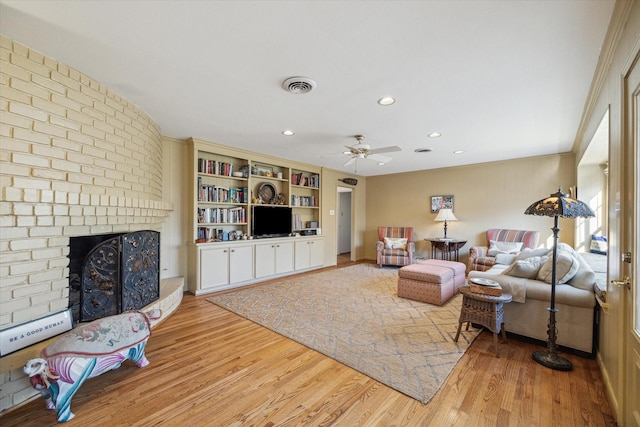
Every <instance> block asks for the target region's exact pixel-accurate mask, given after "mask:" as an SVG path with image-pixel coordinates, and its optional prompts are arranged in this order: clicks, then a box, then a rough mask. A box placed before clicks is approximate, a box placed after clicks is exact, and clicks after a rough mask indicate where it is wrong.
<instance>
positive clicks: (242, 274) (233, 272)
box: [229, 245, 253, 283]
mask: <svg viewBox="0 0 640 427" xmlns="http://www.w3.org/2000/svg"><path fill="white" fill-rule="evenodd" d="M251 279H253V245H247V246H232V247H230V248H229V283H239V282H246V281H247V280H251Z"/></svg>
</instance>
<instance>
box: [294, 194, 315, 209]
mask: <svg viewBox="0 0 640 427" xmlns="http://www.w3.org/2000/svg"><path fill="white" fill-rule="evenodd" d="M291 206H313V207H318V199H317V198H316V197H314V196H296V195H292V196H291Z"/></svg>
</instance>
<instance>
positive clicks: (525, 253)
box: [516, 248, 551, 260]
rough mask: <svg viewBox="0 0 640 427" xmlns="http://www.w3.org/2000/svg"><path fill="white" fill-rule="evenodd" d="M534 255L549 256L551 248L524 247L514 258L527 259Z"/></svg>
mask: <svg viewBox="0 0 640 427" xmlns="http://www.w3.org/2000/svg"><path fill="white" fill-rule="evenodd" d="M536 256H551V250H549V249H547V248H538V249H531V248H524V249H523V250H522V251H521V252H520V253H519V254H518V255H516V260H519V259H527V258H531V257H536Z"/></svg>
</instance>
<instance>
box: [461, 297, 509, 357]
mask: <svg viewBox="0 0 640 427" xmlns="http://www.w3.org/2000/svg"><path fill="white" fill-rule="evenodd" d="M460 293H461V294H462V295H463V297H462V308H461V309H460V320H459V322H458V332H456V338H455V341H456V342H458V337H459V336H460V330H461V329H462V324H463V323H464V322H467V329H466V330H467V331H468V330H469V324H470V323H476V324H479V325H482V326H484V327H485V328H487V329H489V330H490V331H491V332H493V344H494V345H495V348H496V357H500V347H499V346H498V334H499V333H500V332H501V331H502V340H503V341H504V342H505V343H506V342H507V335H506V331H505V330H504V309H503V304H504V303H508V302H511V295H510V294H502V295H501V296H499V297H498V296H492V295H485V294H477V293H474V292H471V288H470V287H469V286H462V287H461V288H460Z"/></svg>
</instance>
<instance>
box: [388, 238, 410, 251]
mask: <svg viewBox="0 0 640 427" xmlns="http://www.w3.org/2000/svg"><path fill="white" fill-rule="evenodd" d="M384 248H385V249H402V250H403V251H406V250H407V239H406V238H403V237H398V238H393V237H385V238H384Z"/></svg>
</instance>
